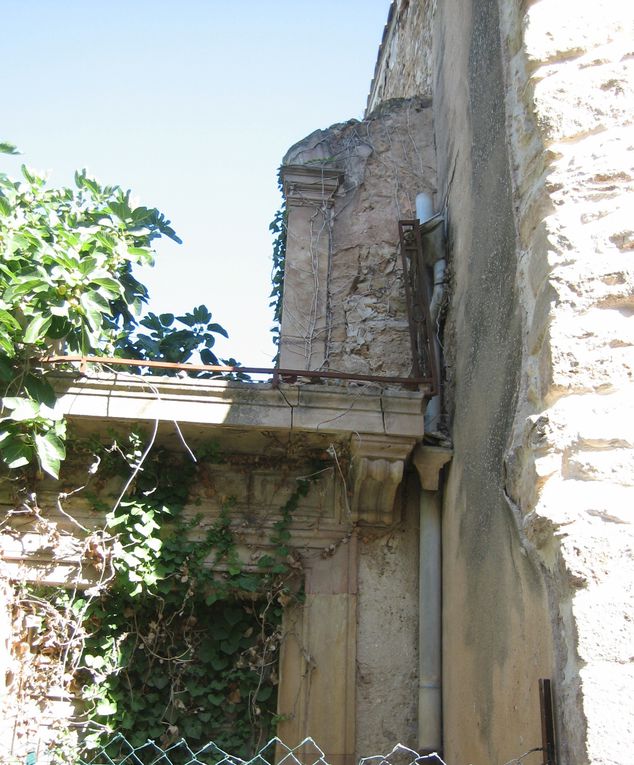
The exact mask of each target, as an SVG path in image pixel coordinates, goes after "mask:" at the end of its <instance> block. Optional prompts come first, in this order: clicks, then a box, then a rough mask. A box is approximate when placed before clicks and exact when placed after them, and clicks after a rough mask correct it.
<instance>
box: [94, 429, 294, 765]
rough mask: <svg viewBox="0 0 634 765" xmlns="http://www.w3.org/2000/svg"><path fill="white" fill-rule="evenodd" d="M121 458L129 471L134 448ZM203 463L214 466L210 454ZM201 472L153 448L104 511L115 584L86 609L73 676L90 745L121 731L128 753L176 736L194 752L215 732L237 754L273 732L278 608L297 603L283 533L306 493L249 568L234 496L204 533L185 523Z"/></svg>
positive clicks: (289, 507) (197, 524)
mask: <svg viewBox="0 0 634 765" xmlns="http://www.w3.org/2000/svg"><path fill="white" fill-rule="evenodd" d="M110 453H112V452H110ZM118 453H119V454H126V456H127V459H126V462H128V461H129V462H131V463H132V464H134V463H135V462H136V460H138V457H139V454H140V451H139V447H138V442H137V441H136V440H135V438H134V437H133V438H132V441H131V448H129V449H120V450H119V452H118ZM208 458H209V459H210V460H211V461H213V462H214V463H215V462H218V460H219V459H220V456H219V453H218V451H217V449H215V448H211V449H209V450H208ZM126 467H127V465H126ZM112 468H113V465H112V463H111V464H110V467H109V469H112ZM199 469H200V463H199V464H198V466H194V465H193V464H192V463H186V462H183V461H182V459H181V458H180V457H177V456H175V455H172V454H169V453H166V452H164V451H162V450H157V451H156V452H155V453H153V454H151V455H150V456H149V458H148V459H147V460H146V462H145V463H144V465H143V471H141V472H140V473H139V478H138V482H137V484H136V488H135V490H134V492H133V494H132V495H131V496H130V497H128V498H127V499H126V500H125V501H123V502H121V503H120V504H119V505H118V507H116V509H114V510H112V511H110V512H109V513H108V514H107V531H109V532H110V533H111V534H113V535H115V534H116V538H117V545H116V554H115V556H114V558H113V568H114V571H115V575H114V578H113V580H112V582H111V583H110V585H109V587H108V590H107V591H104V592H103V593H102V595H101V596H100V597H99V598H98V599H96V600H95V601H93V602H92V603H91V604H90V607H89V608H88V609H87V612H86V617H85V630H86V632H87V633H89V635H90V637H89V638H88V639H87V641H86V646H85V651H84V656H83V667H82V669H81V672H80V676H81V678H82V684H83V687H84V698H85V700H86V702H87V703H88V704H89V705H90V709H91V710H92V712H91V716H92V718H93V719H94V720H95V721H96V722H97V723H99V724H100V725H102V726H105V733H104V732H103V730H104V729H103V728H102V733H100V734H99V735H97V736H93V741H92V743H93V744H94V745H97V744H100V743H103V741H104V737H106V738H107V735H108V733H110V732H112V731H123V732H124V733H125V735H126V736H127V737H128V739H129V740H130V742H131V743H132V744H133V745H135V746H136V745H139V744H141V743H143V742H144V741H146V740H147V739H148V738H151V739H157V740H160V741H161V742H162V743H163V744H165V743H167V742H171V741H173V740H175V739H176V738H179V737H181V736H184V737H186V738H187V741H188V744H189V746H190V747H192V748H194V749H196V747H198V746H203V745H204V744H205V743H206V742H207V741H208V740H209V738H210V736H211V734H212V732H213V738H214V741H215V742H216V743H217V744H218V745H219V746H221V747H222V748H224V749H227V750H229V751H232V752H235V753H237V754H239V755H241V756H245V757H246V756H249V755H250V754H251V753H252V752H254V751H255V750H256V749H257V748H258V747H259V746H261V745H262V743H263V742H264V741H265V740H267V739H268V738H269V737H270V736H271V735H272V734H273V732H274V725H275V721H276V699H277V693H276V684H277V669H276V667H277V654H278V649H279V644H280V640H281V630H280V624H281V616H282V610H283V606H284V605H286V604H288V603H289V602H291V601H292V600H293V599H295V598H296V597H297V594H296V587H294V586H293V585H294V583H295V582H296V569H297V568H298V564H297V562H296V559H295V558H294V556H293V555H292V552H291V550H290V548H289V547H288V542H289V540H290V531H289V526H290V523H291V520H292V513H293V511H294V510H295V508H296V507H297V503H298V501H299V498H300V497H301V496H304V495H305V494H306V493H307V491H308V488H309V484H308V482H306V481H302V482H300V484H299V485H298V489H297V491H296V492H295V493H294V494H293V495H292V497H291V498H290V499H289V500H288V502H287V503H286V504H285V506H284V507H283V508H282V513H281V517H280V519H279V520H278V521H277V522H276V523H275V524H274V526H273V529H272V532H271V534H270V538H269V540H268V545H269V548H270V553H269V554H267V555H263V556H261V557H260V559H259V560H258V561H257V563H256V564H255V565H252V566H246V565H245V564H244V563H243V562H242V561H241V560H240V557H239V554H238V549H237V539H236V535H235V531H234V529H233V526H232V509H233V505H234V502H233V500H232V499H231V498H227V499H225V501H224V503H223V506H222V510H221V513H220V515H219V517H218V518H217V520H216V521H215V522H214V523H213V524H211V526H209V527H208V528H207V529H206V530H204V531H203V530H202V527H201V523H202V518H200V517H195V518H193V519H192V518H191V517H190V518H189V519H188V518H187V517H186V516H185V514H184V505H185V503H186V501H187V499H188V489H187V487H188V486H190V485H192V484H194V483H195V482H196V471H197V470H199ZM234 520H235V519H234ZM88 743H90V741H89V742H88Z"/></svg>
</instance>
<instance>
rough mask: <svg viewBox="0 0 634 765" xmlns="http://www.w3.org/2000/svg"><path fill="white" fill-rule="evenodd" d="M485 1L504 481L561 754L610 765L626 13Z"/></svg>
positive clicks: (626, 287)
mask: <svg viewBox="0 0 634 765" xmlns="http://www.w3.org/2000/svg"><path fill="white" fill-rule="evenodd" d="M501 7H503V8H504V10H505V13H504V14H503V15H502V29H503V34H504V36H505V45H506V54H507V55H506V57H505V58H506V60H507V62H508V63H507V80H508V89H507V113H508V120H509V137H510V145H511V150H512V157H513V160H512V162H513V182H514V188H515V194H516V199H517V204H518V208H517V225H518V231H519V237H520V262H519V270H518V281H519V283H520V285H521V304H522V309H523V311H524V313H525V322H526V332H525V335H524V363H523V370H524V372H523V378H522V395H521V396H520V398H519V402H520V406H519V407H518V411H517V414H516V423H515V436H514V448H513V451H512V452H511V457H510V459H509V465H510V466H511V467H510V470H509V492H510V493H511V494H512V496H513V497H514V498H516V501H517V505H518V511H519V513H520V516H521V519H522V520H521V523H522V525H523V528H524V531H525V533H526V535H527V537H528V539H529V540H530V542H531V543H532V544H533V545H534V546H535V549H536V551H537V553H538V555H539V556H540V558H541V560H542V561H543V562H544V564H545V565H546V566H547V567H548V570H549V571H550V572H551V576H550V585H549V586H550V588H551V589H552V592H551V603H552V604H553V613H552V618H553V620H561V622H562V623H564V624H565V623H566V622H568V628H567V629H564V630H561V631H560V630H555V632H554V635H555V640H556V649H557V663H558V665H559V667H558V673H559V675H558V678H557V681H558V682H557V688H558V693H559V695H560V707H559V709H560V726H559V728H560V737H561V739H562V741H561V744H562V751H563V752H564V754H565V757H566V761H568V762H571V763H572V762H575V763H581V762H591V763H625V762H627V761H628V760H629V759H630V757H631V746H632V741H633V736H634V665H633V664H632V645H634V624H633V623H632V619H631V615H632V613H634V532H633V531H632V525H631V524H632V516H631V513H632V507H634V488H633V484H634V479H633V478H632V475H634V470H633V467H634V403H633V402H634V377H633V374H634V328H633V327H632V322H633V319H632V315H633V314H634V265H633V264H632V262H631V249H632V239H633V236H634V234H633V231H634V227H633V225H632V210H631V207H632V202H631V196H630V195H631V192H632V191H634V147H633V146H632V140H631V139H632V122H633V119H634V117H633V113H632V106H633V105H634V62H633V61H632V56H633V54H634V44H633V40H634V13H633V12H632V9H631V8H629V7H625V6H623V5H622V4H620V3H616V2H587V1H586V0H583V1H582V2H575V3H572V2H552V1H551V0H542V2H539V3H535V4H533V5H532V6H531V7H530V8H528V10H527V11H526V15H525V17H524V18H523V19H522V18H521V16H519V14H518V13H517V12H516V10H515V8H514V5H513V4H506V5H504V4H503V5H502V6H501ZM522 30H523V36H522V33H521V32H522ZM555 540H559V543H558V544H557V542H556V541H555ZM560 572H561V573H560ZM581 719H585V730H584V727H583V726H581V725H580V720H581Z"/></svg>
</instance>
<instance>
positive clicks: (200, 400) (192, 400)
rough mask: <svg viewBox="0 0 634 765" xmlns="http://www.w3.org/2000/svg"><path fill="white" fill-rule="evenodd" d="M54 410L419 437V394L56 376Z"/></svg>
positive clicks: (91, 416) (75, 416)
mask: <svg viewBox="0 0 634 765" xmlns="http://www.w3.org/2000/svg"><path fill="white" fill-rule="evenodd" d="M55 387H56V389H57V391H58V393H59V400H58V403H57V408H58V411H59V412H60V413H61V414H64V415H66V416H68V417H69V418H71V420H77V421H79V420H82V421H89V420H103V419H109V420H124V421H134V422H143V421H150V422H154V421H156V420H158V421H164V422H173V421H176V422H178V423H181V424H183V423H191V424H195V425H215V426H219V427H221V426H224V427H236V428H241V429H252V430H286V431H289V430H295V431H305V432H315V433H333V434H334V433H341V434H345V433H364V434H368V435H372V434H374V435H381V436H386V437H396V438H399V437H406V438H411V439H413V440H414V441H416V440H419V439H420V438H422V435H423V410H424V404H425V401H426V396H425V394H424V392H420V391H403V390H396V389H387V390H382V391H381V390H378V389H375V390H373V391H366V390H358V389H356V388H350V387H343V386H335V385H317V384H316V385H303V386H300V385H286V384H281V385H280V386H279V387H273V386H272V385H271V384H269V383H239V382H227V381H224V380H196V379H190V378H186V379H183V378H178V377H158V376H157V377H142V376H138V375H129V374H89V376H86V377H81V378H76V377H70V376H66V375H63V374H60V375H59V376H57V378H56V383H55Z"/></svg>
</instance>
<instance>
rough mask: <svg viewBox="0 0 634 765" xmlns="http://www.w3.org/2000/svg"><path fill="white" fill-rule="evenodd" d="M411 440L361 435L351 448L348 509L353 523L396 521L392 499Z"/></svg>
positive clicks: (413, 442) (374, 524)
mask: <svg viewBox="0 0 634 765" xmlns="http://www.w3.org/2000/svg"><path fill="white" fill-rule="evenodd" d="M414 445H415V441H414V439H408V438H385V437H383V438H382V437H380V436H369V435H362V436H360V438H359V439H354V440H353V441H352V445H351V457H352V464H351V479H352V480H351V488H352V501H351V510H352V518H353V520H354V521H356V522H359V523H363V524H368V525H373V526H389V525H390V524H392V523H394V522H395V521H397V520H398V518H396V517H395V515H394V499H395V497H396V491H397V489H398V487H399V486H400V484H401V480H402V478H403V469H404V467H405V461H406V460H407V458H408V456H409V454H410V452H411V451H412V449H413V448H414Z"/></svg>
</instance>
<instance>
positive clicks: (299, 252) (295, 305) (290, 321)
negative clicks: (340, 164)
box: [280, 165, 342, 369]
mask: <svg viewBox="0 0 634 765" xmlns="http://www.w3.org/2000/svg"><path fill="white" fill-rule="evenodd" d="M341 177H342V173H341V171H340V170H336V169H332V168H325V167H323V166H306V165H286V166H285V167H283V168H282V182H283V186H284V195H285V197H286V205H287V208H288V222H287V242H286V265H285V273H284V298H283V303H282V327H281V332H280V366H281V367H282V368H283V369H321V368H323V366H324V363H325V361H326V341H327V337H328V321H327V312H328V305H327V303H328V300H327V295H328V272H329V260H330V229H331V208H332V205H333V202H334V199H333V198H334V194H335V192H336V190H337V187H338V185H339V182H340V180H341Z"/></svg>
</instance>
